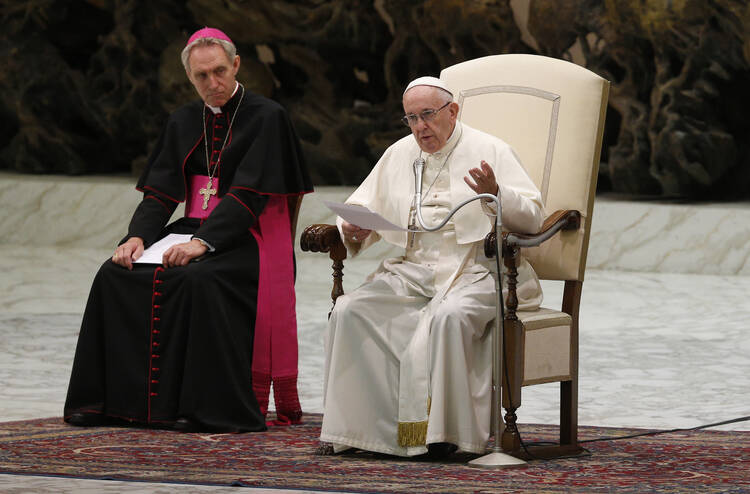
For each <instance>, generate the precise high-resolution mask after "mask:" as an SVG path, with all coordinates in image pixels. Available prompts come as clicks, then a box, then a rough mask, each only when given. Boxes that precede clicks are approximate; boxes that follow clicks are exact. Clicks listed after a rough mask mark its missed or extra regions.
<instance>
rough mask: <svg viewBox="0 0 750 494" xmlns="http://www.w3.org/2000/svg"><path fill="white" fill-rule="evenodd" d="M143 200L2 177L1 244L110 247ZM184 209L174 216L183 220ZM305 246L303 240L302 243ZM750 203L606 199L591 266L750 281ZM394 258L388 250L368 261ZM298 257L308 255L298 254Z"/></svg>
mask: <svg viewBox="0 0 750 494" xmlns="http://www.w3.org/2000/svg"><path fill="white" fill-rule="evenodd" d="M352 190H353V188H352V187H318V188H317V190H316V192H315V193H314V194H311V195H309V196H307V197H305V199H304V201H303V203H302V209H301V211H300V218H299V222H298V225H299V228H298V236H299V233H300V231H301V230H302V229H303V228H304V227H305V226H307V225H310V224H313V223H332V222H333V221H334V216H333V214H332V213H331V212H330V211H329V210H328V209H327V208H326V207H325V205H324V204H323V203H322V200H332V201H343V200H344V199H346V197H347V196H348V195H349V193H350V192H351V191H352ZM139 201H140V193H138V192H137V191H136V190H135V189H134V182H133V179H131V178H126V177H121V178H110V177H106V178H105V177H83V178H74V177H65V176H53V175H47V176H37V177H29V176H28V175H19V174H12V173H2V174H0V207H2V208H3V210H5V211H13V214H9V215H5V216H3V217H0V229H1V230H2V231H3V232H5V234H4V235H3V237H2V238H0V244H8V245H27V246H36V247H66V248H67V247H75V248H83V249H85V248H88V249H109V248H110V247H112V246H114V245H115V244H116V243H117V242H118V241H119V240H120V239H121V238H122V236H123V235H124V234H125V232H126V229H127V224H128V221H129V220H130V215H131V214H132V211H133V210H134V209H135V206H136V205H137V204H138V202H139ZM181 214H182V210H181V208H178V210H177V211H176V212H175V215H181ZM296 245H297V246H299V242H297V243H296ZM747 245H750V203H729V204H713V205H705V204H704V205H700V206H696V205H690V204H674V203H664V202H632V201H623V200H617V199H612V198H608V197H606V196H604V197H599V198H597V200H596V203H595V206H594V216H593V224H592V234H591V241H590V245H589V255H588V263H587V266H588V267H589V268H592V269H613V270H624V271H641V272H657V273H695V274H713V275H744V276H748V275H750V249H748V248H747ZM389 252H394V251H393V250H392V249H390V248H389V247H388V246H387V245H382V246H377V247H376V248H373V249H371V250H370V251H366V252H365V253H364V254H363V255H364V256H365V257H366V258H369V259H374V258H381V257H382V256H383V255H384V254H387V253H389ZM298 255H308V254H304V253H301V252H298Z"/></svg>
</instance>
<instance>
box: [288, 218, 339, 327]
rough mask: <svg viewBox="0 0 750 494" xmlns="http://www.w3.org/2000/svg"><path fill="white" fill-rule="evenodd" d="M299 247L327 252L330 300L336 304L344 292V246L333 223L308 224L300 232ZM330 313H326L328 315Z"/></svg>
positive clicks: (309, 250) (306, 250) (310, 250)
mask: <svg viewBox="0 0 750 494" xmlns="http://www.w3.org/2000/svg"><path fill="white" fill-rule="evenodd" d="M299 245H300V248H301V249H302V250H303V251H305V252H328V257H330V258H331V260H332V261H333V266H332V268H333V274H332V276H333V289H332V290H331V300H332V301H333V304H334V305H336V299H337V298H339V296H341V295H343V294H344V285H343V282H342V279H343V277H344V259H346V247H345V246H344V242H342V241H341V236H340V235H339V230H338V228H336V226H335V225H323V224H317V225H310V226H308V227H307V228H305V230H304V231H303V232H302V235H300V239H299ZM330 316H331V313H330V312H329V313H328V317H330Z"/></svg>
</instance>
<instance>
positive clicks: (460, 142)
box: [320, 77, 544, 457]
mask: <svg viewBox="0 0 750 494" xmlns="http://www.w3.org/2000/svg"><path fill="white" fill-rule="evenodd" d="M403 107H404V111H405V113H406V115H405V116H404V122H405V123H406V124H407V125H408V126H409V127H410V129H411V133H412V135H411V136H406V137H404V138H402V139H400V140H399V141H397V142H396V143H395V144H393V145H392V146H390V147H389V148H388V149H387V150H386V152H385V153H384V154H383V156H382V158H381V159H380V161H378V163H377V164H376V165H375V167H374V168H373V170H372V172H371V173H370V175H369V176H368V177H367V178H366V179H365V181H364V182H363V183H362V185H360V186H359V188H357V190H356V191H354V193H353V194H352V195H351V196H350V197H349V199H348V200H347V203H349V204H358V205H361V206H365V207H367V208H369V209H370V210H372V211H375V212H377V213H379V214H381V215H382V216H384V217H385V218H386V219H388V220H389V221H391V222H393V223H395V224H397V225H401V226H403V227H407V226H409V225H411V226H412V229H413V225H414V204H413V202H414V188H415V186H414V176H413V171H412V163H413V162H414V160H415V159H417V158H419V157H422V158H423V159H424V160H425V162H426V163H425V167H424V174H423V177H422V191H423V195H422V203H421V204H422V205H421V208H422V216H423V218H424V221H425V222H426V223H427V224H428V225H430V226H431V225H436V224H438V223H439V222H440V221H442V220H443V218H444V217H445V216H446V215H447V214H448V212H449V211H450V210H451V209H452V208H453V207H454V206H455V205H456V204H458V203H460V202H461V201H463V200H465V199H467V198H469V197H473V196H474V195H475V194H480V193H490V194H493V195H497V194H498V192H499V194H500V200H501V205H502V218H501V219H502V224H503V226H504V227H505V228H507V229H509V230H514V231H517V232H525V233H537V232H538V231H539V230H540V228H541V226H542V221H543V219H544V213H543V205H542V200H541V194H540V193H539V190H538V189H537V188H536V186H535V185H534V183H533V182H532V181H531V179H530V178H529V176H528V175H527V173H526V171H525V170H524V168H523V166H522V165H521V163H520V162H519V160H518V158H517V157H516V155H515V154H514V152H513V150H512V149H511V148H510V146H509V145H508V144H506V143H505V142H503V141H502V140H500V139H498V138H496V137H494V136H491V135H489V134H485V133H483V132H480V131H478V130H476V129H473V128H471V127H469V126H468V125H463V124H461V123H460V122H458V121H457V116H458V109H459V107H458V104H457V103H455V102H453V95H452V94H451V93H450V92H449V91H448V89H447V87H446V86H445V84H444V83H443V82H442V81H441V80H440V79H437V78H434V77H420V78H419V79H416V80H414V81H412V82H411V83H410V84H409V85H408V87H407V88H406V91H405V92H404V95H403ZM495 213H496V208H495V204H494V203H493V202H485V201H484V200H481V201H473V202H471V203H469V205H467V206H465V207H463V208H462V209H460V210H459V212H458V213H456V214H455V215H454V216H453V218H452V219H451V220H450V221H449V222H448V223H447V224H446V225H445V226H444V227H443V228H441V229H440V230H439V231H436V232H431V233H430V232H420V233H408V232H405V231H370V230H365V229H361V228H359V227H358V226H356V225H352V224H349V223H347V222H345V221H343V220H342V219H341V218H339V219H338V227H339V231H340V232H341V235H342V238H343V240H344V244H345V245H346V247H347V249H348V252H349V254H350V255H352V256H356V255H357V254H358V253H359V252H361V251H362V250H364V249H366V248H367V247H369V246H371V245H372V244H374V243H375V242H377V241H378V240H380V239H381V238H382V239H383V240H385V241H386V242H389V243H391V244H395V245H397V246H399V247H400V248H403V249H404V250H403V255H402V256H400V257H396V258H393V259H387V260H385V261H383V262H382V263H381V265H380V266H379V267H378V269H377V270H376V271H375V272H374V273H372V274H371V275H370V276H369V277H368V278H367V280H366V281H365V283H364V284H363V285H362V286H360V287H359V288H357V289H356V290H354V291H352V292H351V293H349V294H346V295H343V296H341V297H339V298H338V300H337V302H336V306H335V308H334V310H333V313H332V314H331V318H330V321H329V325H328V330H327V333H326V341H325V347H326V364H325V365H326V368H325V385H324V392H323V393H324V394H323V396H324V416H323V426H322V430H321V433H320V439H321V441H322V442H323V446H322V448H321V449H320V452H321V453H323V454H325V453H330V452H331V451H333V452H339V451H342V450H344V449H347V448H350V447H354V448H359V449H363V450H368V451H376V452H380V453H387V454H392V455H399V456H414V455H419V454H424V453H427V452H428V451H429V452H430V454H431V455H432V456H435V457H440V456H445V455H446V454H450V453H451V452H453V451H455V450H456V448H458V449H460V450H462V451H466V452H472V453H483V452H484V451H485V448H486V444H487V440H488V438H489V433H490V410H491V406H490V399H491V391H492V390H491V379H492V360H491V357H492V349H491V344H490V340H491V338H490V334H491V331H490V330H488V328H489V327H491V326H492V324H490V323H491V322H492V321H493V320H494V317H495V307H496V302H497V295H496V292H495V280H494V276H496V274H495V262H494V260H491V259H487V258H486V257H485V255H484V248H483V242H484V238H485V236H486V235H487V234H488V233H489V232H490V231H491V230H492V229H493V228H494V225H495V217H494V214H495ZM518 271H519V276H518V296H519V309H528V308H534V307H537V306H538V305H539V304H540V303H541V301H542V292H541V287H540V285H539V281H538V279H537V277H536V274H535V273H534V271H533V270H532V268H531V266H530V265H529V264H528V263H527V262H526V261H522V262H521V265H520V266H519V268H518ZM504 292H505V290H504Z"/></svg>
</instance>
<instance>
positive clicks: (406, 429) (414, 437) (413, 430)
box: [398, 397, 432, 448]
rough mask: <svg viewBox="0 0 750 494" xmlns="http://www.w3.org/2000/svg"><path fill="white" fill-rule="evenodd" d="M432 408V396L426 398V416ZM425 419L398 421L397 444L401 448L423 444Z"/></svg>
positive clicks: (425, 434)
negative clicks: (420, 420)
mask: <svg viewBox="0 0 750 494" xmlns="http://www.w3.org/2000/svg"><path fill="white" fill-rule="evenodd" d="M431 408H432V397H428V398H427V416H428V418H429V415H430V409H431ZM427 423H428V421H427V420H423V421H422V422H399V423H398V445H399V446H401V447H402V448H408V447H410V446H424V445H425V443H426V442H427Z"/></svg>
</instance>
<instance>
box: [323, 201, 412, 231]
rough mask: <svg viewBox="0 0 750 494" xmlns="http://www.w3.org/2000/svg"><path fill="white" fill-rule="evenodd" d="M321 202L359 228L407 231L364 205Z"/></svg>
mask: <svg viewBox="0 0 750 494" xmlns="http://www.w3.org/2000/svg"><path fill="white" fill-rule="evenodd" d="M323 203H324V204H325V205H326V206H328V209H330V210H331V211H333V212H334V213H336V214H337V215H339V216H341V217H342V218H344V219H345V220H346V221H348V222H349V223H351V224H352V225H357V226H358V227H360V228H364V229H367V230H399V231H404V232H405V231H407V230H406V228H403V227H400V226H398V225H395V224H393V223H391V222H390V221H388V220H387V219H385V218H383V217H382V216H380V215H379V214H377V213H373V212H372V211H370V210H369V209H367V208H365V207H362V206H354V205H352V204H344V203H341V202H331V201H323Z"/></svg>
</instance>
